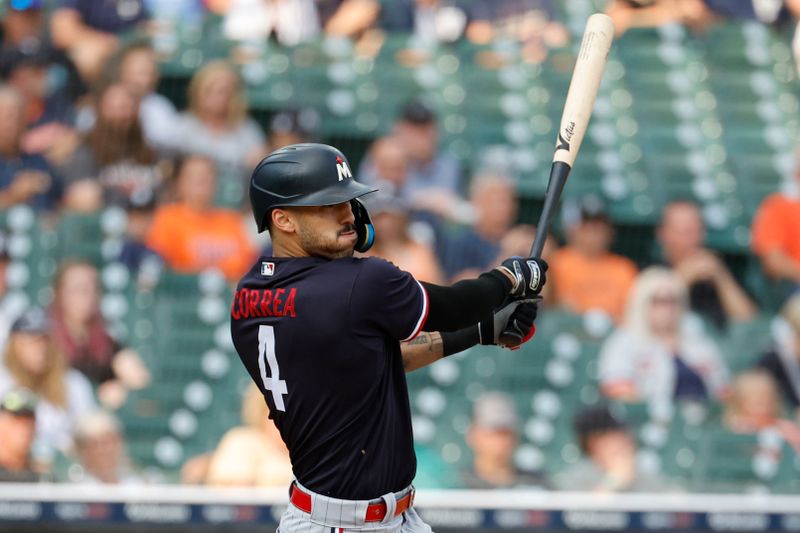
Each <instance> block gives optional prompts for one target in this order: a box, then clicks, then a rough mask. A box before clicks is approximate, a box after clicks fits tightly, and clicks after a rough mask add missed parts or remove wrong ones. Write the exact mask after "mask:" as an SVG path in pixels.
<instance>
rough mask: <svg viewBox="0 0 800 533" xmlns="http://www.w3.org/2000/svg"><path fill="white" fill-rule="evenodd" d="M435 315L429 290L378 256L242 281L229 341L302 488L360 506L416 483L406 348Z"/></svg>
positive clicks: (301, 263) (292, 262) (265, 269)
mask: <svg viewBox="0 0 800 533" xmlns="http://www.w3.org/2000/svg"><path fill="white" fill-rule="evenodd" d="M427 307H428V306H427V295H426V294H425V290H424V289H423V288H422V285H420V284H419V283H418V282H417V281H416V280H415V279H414V278H413V277H412V276H411V275H410V274H408V273H407V272H403V271H401V270H399V269H398V268H397V267H395V266H394V265H392V264H391V263H388V262H386V261H384V260H381V259H377V258H369V259H356V258H345V259H336V260H328V259H323V258H318V257H304V258H265V257H262V258H261V259H259V260H258V261H257V262H256V264H255V265H254V266H253V268H252V269H251V270H250V271H249V272H248V273H247V274H246V275H245V276H244V278H243V279H242V281H241V282H240V283H239V286H238V288H237V291H236V295H235V297H234V301H233V306H232V309H231V333H232V335H233V342H234V345H235V346H236V350H237V352H238V353H239V357H240V358H241V359H242V362H243V363H244V365H245V367H246V368H247V370H248V372H249V373H250V375H251V376H252V378H253V379H254V380H255V382H256V383H257V384H258V386H259V388H260V389H261V392H262V393H263V394H264V397H265V399H266V401H267V405H268V406H269V410H270V418H272V420H273V421H274V422H275V425H276V426H277V427H278V430H279V431H280V433H281V437H282V438H283V441H284V442H285V443H286V446H287V448H288V449H289V454H290V456H291V460H292V469H293V471H294V474H295V477H297V480H298V481H299V482H300V483H301V484H302V485H304V486H306V487H308V488H309V489H310V490H312V491H314V492H317V493H319V494H324V495H327V496H330V497H334V498H341V499H350V500H359V499H360V500H363V499H371V498H377V497H379V496H381V495H382V494H386V493H387V492H396V491H399V490H401V489H403V488H405V487H406V486H408V485H409V484H411V481H412V480H413V478H414V474H415V471H416V458H415V456H414V448H413V435H412V432H411V410H410V407H409V403H408V389H407V387H406V378H405V372H404V369H403V361H402V355H401V353H400V341H403V340H409V339H411V338H413V337H414V336H415V335H416V334H417V333H418V332H419V331H420V329H421V328H422V327H423V324H424V322H425V318H426V316H427Z"/></svg>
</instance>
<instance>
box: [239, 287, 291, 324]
mask: <svg viewBox="0 0 800 533" xmlns="http://www.w3.org/2000/svg"><path fill="white" fill-rule="evenodd" d="M296 296H297V289H295V288H294V287H292V288H289V289H246V288H241V289H239V290H238V291H236V295H235V296H234V297H233V306H232V308H231V316H232V317H233V318H235V319H236V320H240V319H242V318H265V317H269V316H279V317H289V318H295V317H296V316H297V315H296V314H295V310H294V300H295V297H296Z"/></svg>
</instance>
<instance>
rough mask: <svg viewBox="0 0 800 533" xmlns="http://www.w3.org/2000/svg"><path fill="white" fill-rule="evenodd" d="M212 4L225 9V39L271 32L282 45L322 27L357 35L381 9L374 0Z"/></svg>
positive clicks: (229, 0)
mask: <svg viewBox="0 0 800 533" xmlns="http://www.w3.org/2000/svg"><path fill="white" fill-rule="evenodd" d="M214 4H215V6H214V7H215V9H216V10H220V9H224V10H225V20H224V23H223V31H224V33H225V36H226V37H227V38H228V39H232V40H258V39H265V38H267V37H270V36H274V37H275V39H276V40H277V41H278V42H279V43H280V44H282V45H284V46H295V45H297V44H300V43H302V42H306V41H309V40H312V39H315V38H317V37H318V36H319V35H320V34H321V33H322V31H323V30H324V31H325V33H327V34H330V35H339V36H343V37H357V36H358V35H360V34H361V33H362V32H363V31H364V30H366V29H367V28H369V27H370V26H371V25H372V23H373V22H374V21H375V20H376V19H377V17H378V13H379V12H380V3H379V2H378V1H377V0H325V1H319V0H316V1H315V0H277V1H276V0H269V1H267V0H226V1H224V2H220V1H216V2H214ZM222 4H227V5H225V6H223V5H222Z"/></svg>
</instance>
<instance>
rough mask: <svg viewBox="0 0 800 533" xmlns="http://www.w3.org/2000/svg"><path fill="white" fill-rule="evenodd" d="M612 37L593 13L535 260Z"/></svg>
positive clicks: (507, 338) (509, 339) (605, 21)
mask: <svg viewBox="0 0 800 533" xmlns="http://www.w3.org/2000/svg"><path fill="white" fill-rule="evenodd" d="M613 38H614V24H613V22H611V17H609V16H608V15H604V14H602V13H595V14H594V15H592V16H591V17H589V19H588V20H587V21H586V29H585V30H584V31H583V40H582V41H581V47H580V51H579V53H578V59H577V61H576V62H575V69H574V70H573V71H572V80H571V81H570V83H569V90H568V91H567V99H566V101H565V102H564V111H563V113H562V114H561V125H560V127H559V130H558V137H557V139H556V149H555V153H554V154H553V164H552V166H551V167H550V179H549V180H548V182H547V191H546V192H545V195H544V207H543V208H542V212H541V214H540V215H539V223H538V224H537V225H536V236H535V238H534V240H533V243H532V245H531V256H532V257H535V258H537V259H538V258H540V257H541V256H542V249H543V248H544V243H545V240H546V238H547V230H548V229H549V227H550V221H551V219H552V217H553V214H554V213H555V210H556V207H557V206H558V201H559V199H560V198H561V192H562V191H563V190H564V184H565V183H566V182H567V177H568V176H569V172H570V170H572V165H573V163H575V156H577V155H578V150H579V149H580V147H581V142H582V141H583V136H584V135H585V134H586V128H587V127H588V126H589V118H590V117H591V115H592V108H593V107H594V101H595V99H596V98H597V91H598V90H599V89H600V81H601V80H602V79H603V71H604V70H605V67H606V59H607V58H608V52H609V50H610V49H611V41H612V40H613ZM500 341H501V342H502V343H503V344H505V345H506V346H512V347H513V346H518V345H519V344H520V343H521V341H522V339H521V338H520V336H519V335H518V334H517V333H515V332H513V331H511V330H506V331H504V332H503V333H502V334H501V335H500Z"/></svg>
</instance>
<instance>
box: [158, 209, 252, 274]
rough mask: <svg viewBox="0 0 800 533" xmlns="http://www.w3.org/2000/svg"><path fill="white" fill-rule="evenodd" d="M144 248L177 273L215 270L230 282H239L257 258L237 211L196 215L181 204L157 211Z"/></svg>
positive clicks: (211, 211)
mask: <svg viewBox="0 0 800 533" xmlns="http://www.w3.org/2000/svg"><path fill="white" fill-rule="evenodd" d="M147 245H148V246H150V247H151V248H152V249H153V250H155V251H156V252H158V253H159V254H160V255H161V257H163V258H164V260H165V261H166V262H167V264H168V265H169V266H171V267H172V268H173V269H175V270H177V271H179V272H199V271H201V270H204V269H206V268H210V267H214V268H218V269H219V270H221V271H222V273H223V274H224V275H225V277H226V278H228V279H229V280H237V279H239V278H240V277H241V276H242V275H243V274H244V273H245V272H246V271H247V269H248V268H250V267H251V266H252V264H253V261H254V260H255V256H256V250H255V249H254V248H253V246H252V244H251V243H250V241H249V239H248V236H247V233H246V231H245V228H244V225H243V223H242V219H241V217H240V216H239V214H238V213H237V212H236V211H229V210H226V209H212V210H210V211H203V212H199V211H194V210H192V209H190V208H189V207H187V206H185V205H182V204H171V205H165V206H162V207H159V208H158V209H157V210H156V213H155V216H154V218H153V225H152V227H151V228H150V232H149V233H148V235H147Z"/></svg>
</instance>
